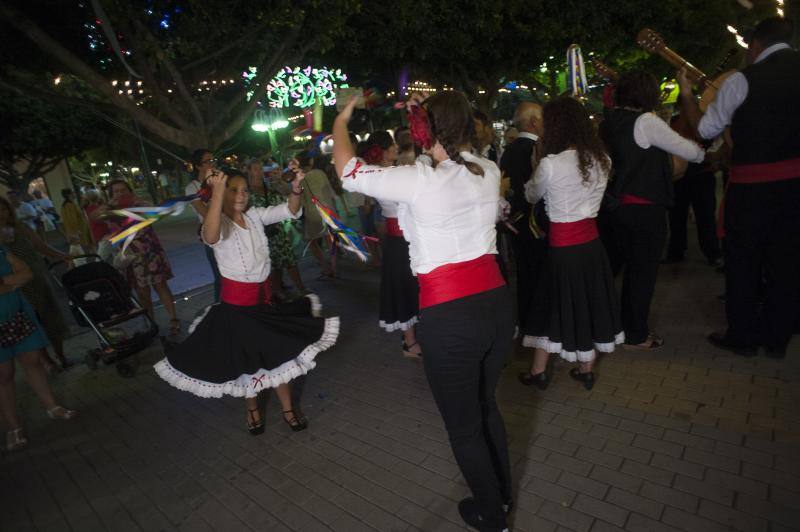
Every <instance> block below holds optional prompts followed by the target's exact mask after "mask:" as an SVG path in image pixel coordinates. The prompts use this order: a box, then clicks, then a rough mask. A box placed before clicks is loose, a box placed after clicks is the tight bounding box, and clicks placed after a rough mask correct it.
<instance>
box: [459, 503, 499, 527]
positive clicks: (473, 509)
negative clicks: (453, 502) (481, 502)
mask: <svg viewBox="0 0 800 532" xmlns="http://www.w3.org/2000/svg"><path fill="white" fill-rule="evenodd" d="M458 513H459V514H461V519H463V520H464V522H465V523H467V524H468V525H469V526H471V527H472V528H475V529H477V530H478V532H507V531H508V526H506V523H505V518H503V519H502V522H501V523H498V524H494V525H490V524H488V523H487V522H486V519H485V518H484V517H483V516H482V515H481V513H480V511H479V510H478V504H477V503H476V502H475V499H473V498H472V497H467V498H466V499H463V500H462V501H461V502H459V503H458Z"/></svg>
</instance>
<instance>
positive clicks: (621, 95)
mask: <svg viewBox="0 0 800 532" xmlns="http://www.w3.org/2000/svg"><path fill="white" fill-rule="evenodd" d="M660 97H661V90H660V89H659V87H658V81H657V80H656V78H655V76H653V75H652V74H651V73H649V72H645V71H644V70H634V71H632V72H626V73H625V74H623V75H622V76H620V78H619V83H617V88H616V91H615V92H614V98H615V100H616V103H617V105H618V106H619V107H632V108H634V109H641V110H642V111H645V112H649V111H653V110H655V108H656V107H658V105H659V103H660Z"/></svg>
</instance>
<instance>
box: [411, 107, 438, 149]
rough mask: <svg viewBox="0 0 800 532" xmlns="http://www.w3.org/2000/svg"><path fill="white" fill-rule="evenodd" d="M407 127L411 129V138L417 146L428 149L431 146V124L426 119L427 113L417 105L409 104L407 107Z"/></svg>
mask: <svg viewBox="0 0 800 532" xmlns="http://www.w3.org/2000/svg"><path fill="white" fill-rule="evenodd" d="M408 127H409V129H410V130H411V138H412V139H413V140H414V144H416V145H417V146H418V147H420V148H422V149H425V150H429V149H431V147H432V146H433V135H432V134H431V125H430V121H429V120H428V113H427V111H425V109H423V108H422V107H420V106H419V105H411V106H409V108H408Z"/></svg>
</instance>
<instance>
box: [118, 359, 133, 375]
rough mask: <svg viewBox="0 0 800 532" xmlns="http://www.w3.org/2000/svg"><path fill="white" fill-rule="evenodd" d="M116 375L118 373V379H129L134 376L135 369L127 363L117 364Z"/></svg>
mask: <svg viewBox="0 0 800 532" xmlns="http://www.w3.org/2000/svg"><path fill="white" fill-rule="evenodd" d="M117 373H119V375H120V377H124V378H126V379H130V378H131V377H133V376H134V375H135V374H136V368H135V367H134V366H132V365H130V364H128V363H127V362H118V363H117Z"/></svg>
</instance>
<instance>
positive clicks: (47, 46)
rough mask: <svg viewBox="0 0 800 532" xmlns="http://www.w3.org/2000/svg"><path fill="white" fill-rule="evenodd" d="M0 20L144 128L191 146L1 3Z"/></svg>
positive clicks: (184, 136)
mask: <svg viewBox="0 0 800 532" xmlns="http://www.w3.org/2000/svg"><path fill="white" fill-rule="evenodd" d="M0 17H2V18H4V19H6V20H7V21H8V22H9V24H10V25H11V26H13V27H15V28H16V29H17V30H19V31H20V32H21V33H22V34H24V35H25V37H27V38H28V39H30V40H31V41H33V43H34V44H36V46H38V47H39V48H40V49H41V50H42V51H43V52H45V53H46V54H48V55H51V56H53V57H55V58H56V59H58V60H59V61H60V62H61V63H62V64H64V66H66V67H67V68H68V69H70V70H72V71H73V72H74V73H75V74H76V75H78V76H79V77H81V78H83V79H84V80H85V81H86V82H87V83H89V84H90V85H91V86H92V87H94V89H95V90H96V91H98V92H99V93H100V94H102V95H103V96H105V97H107V98H108V99H109V100H110V101H111V103H113V104H114V105H116V106H117V107H119V108H120V109H123V110H125V111H126V112H128V113H129V114H130V115H131V116H133V117H134V118H135V119H136V120H138V121H139V123H141V124H142V126H143V127H144V128H146V129H148V130H149V131H152V132H153V133H155V134H156V135H158V136H160V137H161V138H163V139H165V140H168V141H170V142H173V143H175V144H178V145H180V146H186V147H189V146H190V145H191V138H190V135H188V134H187V132H185V131H182V130H180V129H177V128H175V127H172V126H170V125H169V124H166V123H164V122H162V121H161V120H159V119H157V118H156V117H154V116H153V115H151V114H150V113H148V112H147V111H145V110H144V109H142V108H141V107H139V106H138V105H136V102H134V101H133V100H131V99H130V98H128V97H126V96H122V95H120V94H117V89H116V88H114V87H112V86H111V83H109V82H108V80H107V79H105V78H103V77H102V76H101V75H99V74H98V73H97V72H95V71H94V70H93V69H92V68H91V67H90V66H89V65H87V64H86V63H85V62H83V61H82V60H81V59H79V58H78V57H77V56H76V55H75V54H73V53H72V52H70V51H69V50H67V49H66V48H65V47H64V46H62V45H61V44H60V43H59V42H58V41H56V40H55V39H53V38H52V37H51V36H50V35H48V34H47V33H46V32H45V31H44V30H42V29H41V28H40V27H39V26H38V25H37V24H36V23H35V22H33V21H32V20H31V19H29V18H28V17H27V16H25V15H24V14H23V13H21V12H20V11H18V10H17V9H14V8H12V7H10V6H9V5H8V4H6V3H5V2H3V1H0Z"/></svg>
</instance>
